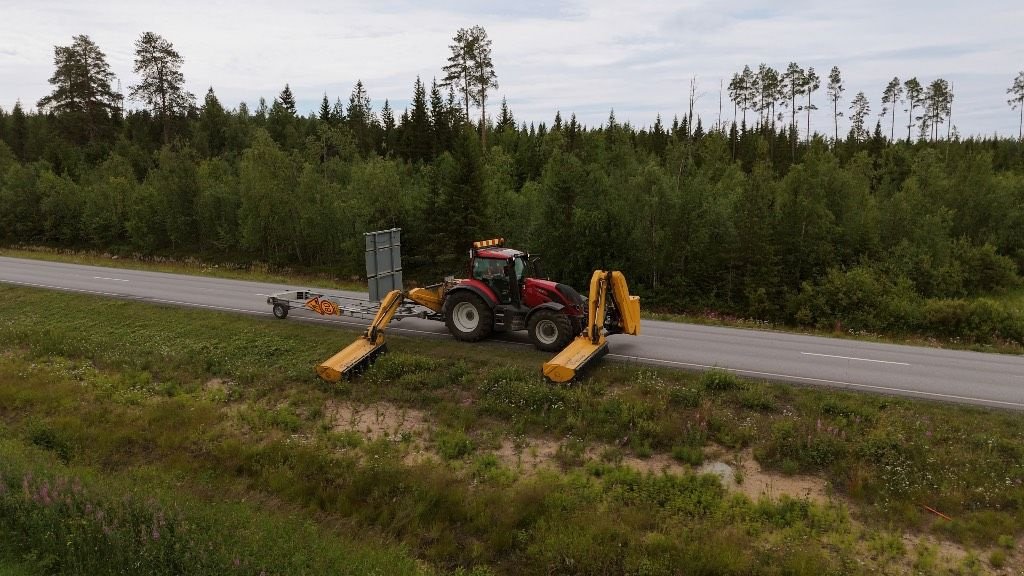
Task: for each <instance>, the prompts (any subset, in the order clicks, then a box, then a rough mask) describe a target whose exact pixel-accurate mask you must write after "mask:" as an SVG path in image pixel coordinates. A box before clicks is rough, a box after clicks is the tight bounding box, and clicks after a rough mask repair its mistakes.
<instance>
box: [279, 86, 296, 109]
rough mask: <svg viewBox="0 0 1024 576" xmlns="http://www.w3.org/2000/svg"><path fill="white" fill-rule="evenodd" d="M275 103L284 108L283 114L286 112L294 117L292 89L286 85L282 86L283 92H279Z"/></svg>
mask: <svg viewBox="0 0 1024 576" xmlns="http://www.w3.org/2000/svg"><path fill="white" fill-rule="evenodd" d="M277 101H278V102H280V103H281V107H282V108H284V111H285V112H288V113H289V114H291V115H292V116H295V115H296V110H295V95H294V94H292V89H291V87H290V86H289V85H288V84H285V85H284V90H281V94H280V95H279V96H278V97H277Z"/></svg>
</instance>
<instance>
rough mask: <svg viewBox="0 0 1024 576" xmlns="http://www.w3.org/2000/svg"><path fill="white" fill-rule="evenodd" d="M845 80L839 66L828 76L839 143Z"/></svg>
mask: <svg viewBox="0 0 1024 576" xmlns="http://www.w3.org/2000/svg"><path fill="white" fill-rule="evenodd" d="M845 90H846V88H844V87H843V78H842V76H840V74H839V66H833V67H832V71H831V72H829V74H828V96H829V98H831V99H832V116H833V120H834V121H835V128H836V142H838V141H839V117H840V116H842V115H843V113H842V112H840V111H839V101H840V100H842V98H843V92H844V91H845Z"/></svg>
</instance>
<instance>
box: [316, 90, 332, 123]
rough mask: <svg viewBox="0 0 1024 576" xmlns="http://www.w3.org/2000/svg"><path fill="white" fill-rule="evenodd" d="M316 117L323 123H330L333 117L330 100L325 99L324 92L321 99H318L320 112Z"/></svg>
mask: <svg viewBox="0 0 1024 576" xmlns="http://www.w3.org/2000/svg"><path fill="white" fill-rule="evenodd" d="M317 118H319V120H320V122H322V123H323V124H331V123H332V120H333V118H332V116H331V102H330V101H329V100H328V99H327V93H326V92H324V98H323V100H321V101H320V113H319V114H318V115H317Z"/></svg>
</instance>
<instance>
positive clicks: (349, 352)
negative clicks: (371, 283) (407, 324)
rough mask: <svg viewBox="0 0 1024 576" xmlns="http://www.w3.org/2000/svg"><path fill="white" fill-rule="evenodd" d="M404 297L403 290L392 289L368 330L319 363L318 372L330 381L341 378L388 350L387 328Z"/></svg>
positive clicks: (381, 303) (382, 302) (382, 301)
mask: <svg viewBox="0 0 1024 576" xmlns="http://www.w3.org/2000/svg"><path fill="white" fill-rule="evenodd" d="M404 299H405V296H404V295H403V294H402V291H401V290H392V291H391V292H388V293H387V295H386V296H384V299H383V300H381V302H380V308H379V309H378V310H377V315H376V316H375V317H374V319H373V323H372V324H370V327H369V328H367V329H366V334H363V335H362V336H360V337H359V339H358V340H356V341H355V342H353V343H351V344H349V345H348V346H346V347H345V348H343V349H342V350H341V352H338V353H337V354H335V355H334V356H331V357H330V358H328V359H327V360H325V361H324V363H323V364H320V365H319V366H317V367H316V373H317V374H319V375H320V377H321V378H323V379H324V380H327V381H328V382H337V381H338V380H341V379H342V378H343V377H344V376H345V375H347V374H348V373H350V372H352V371H353V370H357V369H359V368H362V367H365V366H366V365H368V364H369V363H370V362H371V361H372V360H373V359H374V358H375V357H376V356H377V355H379V354H381V353H382V352H384V351H385V350H386V349H387V348H386V346H385V345H384V328H386V327H387V325H388V324H390V323H391V319H392V318H394V317H395V313H396V312H398V307H399V306H401V304H402V301H403V300H404Z"/></svg>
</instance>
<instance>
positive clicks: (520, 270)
mask: <svg viewBox="0 0 1024 576" xmlns="http://www.w3.org/2000/svg"><path fill="white" fill-rule="evenodd" d="M524 278H526V261H524V260H523V259H522V258H521V257H520V258H516V280H518V281H519V283H520V284H522V283H523V279H524Z"/></svg>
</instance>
